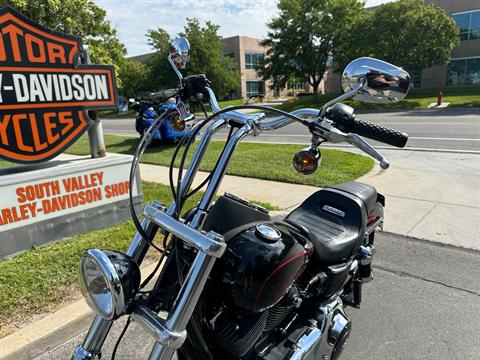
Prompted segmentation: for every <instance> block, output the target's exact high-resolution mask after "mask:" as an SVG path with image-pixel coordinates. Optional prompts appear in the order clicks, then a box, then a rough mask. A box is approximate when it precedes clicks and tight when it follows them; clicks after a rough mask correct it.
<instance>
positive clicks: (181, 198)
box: [169, 103, 311, 215]
mask: <svg viewBox="0 0 480 360" xmlns="http://www.w3.org/2000/svg"><path fill="white" fill-rule="evenodd" d="M201 106H202V110H204V113H206V111H205V107H204V106H203V103H201ZM237 109H256V110H263V111H269V112H273V113H276V114H278V115H282V116H285V117H288V118H291V119H293V120H294V121H297V122H300V123H301V124H303V125H305V126H307V127H308V128H310V127H311V123H310V122H309V121H306V120H303V119H301V118H299V117H298V116H295V115H292V114H290V113H288V112H285V111H282V110H279V109H275V108H271V107H268V106H262V105H237V106H232V107H228V108H225V109H222V110H220V111H218V112H216V113H214V114H212V115H210V116H208V117H207V118H205V119H204V120H202V121H201V122H199V123H198V124H197V125H198V126H196V127H195V128H192V129H191V130H190V132H189V134H187V136H186V137H188V138H189V140H190V141H189V143H188V144H187V147H186V149H185V152H184V154H183V156H182V161H181V163H180V165H179V173H178V175H179V177H178V178H177V191H179V188H180V186H179V182H181V174H182V172H183V166H184V162H185V158H186V153H187V152H188V148H189V147H190V145H191V143H192V142H193V140H194V139H195V136H196V135H197V134H198V132H199V131H200V129H201V128H203V127H204V126H205V125H206V124H207V123H208V122H210V121H211V120H213V119H214V118H216V117H218V116H219V115H221V114H223V113H226V112H229V111H232V110H237ZM190 133H192V134H190ZM184 138H185V137H184ZM184 138H182V140H181V141H180V143H179V144H178V145H177V148H176V149H175V152H174V155H173V157H172V161H171V162H170V169H169V170H170V171H169V175H170V176H169V177H170V187H171V190H172V194H174V198H175V203H176V206H175V212H176V214H177V215H178V213H179V212H180V211H181V208H182V206H183V202H184V201H185V200H186V199H187V198H188V197H190V196H192V195H193V194H194V193H196V192H197V191H199V190H200V189H201V188H202V187H203V186H204V185H205V184H206V183H207V181H209V180H210V179H208V178H207V179H205V180H204V181H203V182H202V184H201V185H200V186H199V187H197V188H195V189H194V190H192V191H191V192H190V193H187V194H186V195H185V196H181V195H182V194H178V193H177V192H175V190H174V187H173V165H174V161H175V159H176V156H177V154H178V152H179V150H180V148H181V146H182V145H183V144H184V142H185V141H184ZM215 167H216V165H215ZM210 178H211V177H210Z"/></svg>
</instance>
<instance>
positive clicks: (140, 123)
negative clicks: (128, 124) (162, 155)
mask: <svg viewBox="0 0 480 360" xmlns="http://www.w3.org/2000/svg"><path fill="white" fill-rule="evenodd" d="M177 95H178V91H177V90H176V89H172V90H164V91H159V92H155V93H150V94H148V96H145V97H137V98H132V99H130V100H129V102H128V107H129V108H130V109H132V110H133V111H135V112H136V113H137V117H136V119H135V130H136V131H137V132H138V133H139V134H140V137H143V136H144V135H145V133H146V132H147V131H148V129H149V128H150V127H151V126H152V124H153V123H154V122H155V119H157V118H158V117H159V116H160V115H162V114H165V113H169V121H165V122H163V123H162V124H161V126H155V127H154V128H152V131H151V133H150V137H151V143H161V142H169V141H177V140H179V139H181V138H182V137H183V136H185V135H186V134H187V133H188V131H189V130H190V126H191V124H192V122H193V120H194V119H195V116H194V115H193V114H191V113H190V112H189V111H188V105H187V104H185V103H184V102H183V101H181V100H178V99H177Z"/></svg>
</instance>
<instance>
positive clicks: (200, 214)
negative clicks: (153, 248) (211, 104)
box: [72, 120, 253, 360]
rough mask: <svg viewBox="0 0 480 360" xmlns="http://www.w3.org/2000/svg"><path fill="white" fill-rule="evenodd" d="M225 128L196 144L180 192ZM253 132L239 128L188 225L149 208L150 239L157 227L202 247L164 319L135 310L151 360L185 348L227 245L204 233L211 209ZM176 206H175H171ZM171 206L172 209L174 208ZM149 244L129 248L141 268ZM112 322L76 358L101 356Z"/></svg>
mask: <svg viewBox="0 0 480 360" xmlns="http://www.w3.org/2000/svg"><path fill="white" fill-rule="evenodd" d="M225 124H226V122H225V120H218V121H216V122H215V123H214V124H213V125H212V126H210V127H209V129H207V131H206V132H205V134H204V136H203V137H202V140H201V141H200V144H199V145H198V147H197V149H196V151H195V154H194V157H193V160H192V163H191V164H190V166H189V169H188V170H187V174H186V177H185V178H184V180H183V181H182V184H181V190H182V191H183V190H184V189H188V187H189V186H190V184H191V183H192V181H193V178H194V176H195V174H196V172H197V171H198V167H199V165H200V161H201V159H202V158H203V155H204V153H205V151H206V148H207V145H208V143H209V142H210V139H211V137H212V136H213V134H214V133H215V132H216V131H217V130H219V129H220V128H221V127H223V126H224V125H225ZM252 130H253V126H252V124H245V126H243V127H242V128H240V129H238V130H237V131H236V132H235V133H234V134H233V136H232V138H231V139H230V141H229V142H228V143H227V145H226V147H225V150H224V151H223V153H222V155H221V157H220V159H219V163H218V166H217V168H216V170H215V171H214V173H213V174H212V179H211V180H210V182H209V184H208V186H207V189H206V191H205V194H204V196H203V197H202V200H201V201H200V204H199V206H198V211H197V213H196V215H195V216H194V218H193V219H192V221H191V222H190V224H188V225H187V224H184V223H182V222H180V221H177V220H175V219H174V218H172V217H171V216H170V215H171V214H170V213H169V212H168V211H166V209H165V208H163V207H162V206H161V205H160V204H158V203H153V204H151V205H149V206H147V207H146V208H145V211H144V216H145V218H144V220H143V222H142V227H143V228H144V229H145V231H146V232H147V234H148V235H149V236H150V238H153V237H154V236H155V234H156V233H157V231H158V229H159V228H162V229H164V230H165V231H167V232H168V233H171V234H172V235H174V236H176V237H177V238H179V239H181V240H183V241H184V242H186V243H187V244H189V245H190V246H193V247H195V248H197V249H198V252H197V255H196V257H195V260H194V262H193V264H192V266H191V267H190V270H189V272H188V274H187V276H186V278H185V281H184V284H183V286H182V288H181V289H180V293H179V294H178V296H177V298H176V300H175V303H174V305H173V307H172V309H171V311H170V312H169V314H168V317H167V319H166V320H163V319H161V318H160V317H158V315H157V314H156V313H154V312H153V311H152V310H150V309H149V308H147V307H144V306H139V307H138V308H136V309H134V310H133V312H132V314H131V317H132V319H133V320H134V321H135V322H137V323H138V324H139V325H140V327H141V328H142V329H144V330H145V331H146V332H148V333H149V334H150V335H152V336H153V337H154V339H155V340H156V343H155V346H154V348H153V349H152V352H151V354H150V357H149V359H150V360H166V359H171V358H172V356H173V354H174V352H175V350H176V349H178V348H179V347H180V346H182V344H183V341H184V340H185V337H186V332H185V329H186V327H187V324H188V322H189V321H190V317H191V315H192V313H193V311H194V309H195V306H196V304H197V302H198V299H199V297H200V295H201V293H202V291H203V288H204V286H205V283H206V281H207V279H208V277H209V275H210V271H211V269H212V267H213V265H214V263H215V260H216V259H217V258H218V257H221V256H222V255H223V252H224V251H225V244H224V242H223V237H221V236H220V235H218V234H215V233H213V232H210V233H208V234H205V233H203V232H201V231H199V230H198V229H201V227H202V225H203V221H204V218H205V216H206V214H207V211H208V209H209V207H210V205H211V203H212V201H213V199H214V196H215V194H216V192H217V190H218V188H219V186H220V183H221V181H222V178H223V175H224V174H225V171H226V168H227V166H228V163H229V161H230V159H231V157H232V155H233V153H234V151H235V149H236V146H237V144H238V143H239V142H240V140H241V139H242V138H243V137H245V136H246V135H247V134H248V133H250V132H251V131H252ZM172 206H174V204H172ZM172 206H171V207H172ZM148 247H149V244H148V243H147V242H145V241H144V240H143V238H142V237H141V235H140V234H139V233H137V234H136V235H135V237H134V239H133V241H132V243H131V244H130V247H129V249H128V251H127V255H129V256H131V257H132V258H133V259H134V260H135V261H136V262H137V264H141V262H142V260H143V258H144V256H145V254H146V252H147V250H148ZM112 324H113V321H107V320H104V319H103V318H101V317H100V316H98V315H97V316H96V317H95V320H94V321H93V323H92V325H91V327H90V329H89V331H88V333H87V335H86V337H85V340H84V342H83V344H82V345H80V346H78V347H77V348H76V349H75V351H74V353H73V355H72V359H73V360H92V359H94V358H95V357H96V356H98V355H100V354H101V348H102V346H103V343H104V342H105V339H106V337H107V335H108V333H109V331H110V328H111V326H112Z"/></svg>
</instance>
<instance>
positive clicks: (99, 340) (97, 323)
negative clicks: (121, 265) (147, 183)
mask: <svg viewBox="0 0 480 360" xmlns="http://www.w3.org/2000/svg"><path fill="white" fill-rule="evenodd" d="M155 206H160V204H155ZM142 228H143V229H144V230H145V232H146V234H147V235H149V236H150V239H152V238H153V237H154V236H155V235H156V233H157V231H158V226H157V225H156V224H155V223H153V222H152V221H150V220H148V219H144V220H143V221H142ZM148 248H149V244H148V243H147V242H146V241H144V240H143V238H142V236H141V235H140V234H139V233H138V232H137V233H136V234H135V236H134V238H133V240H132V242H131V244H130V246H129V248H128V250H127V255H129V256H131V257H132V258H133V259H134V260H135V261H136V262H137V264H141V263H142V261H143V258H144V257H145V254H146V253H147V250H148ZM112 324H113V321H109V320H105V319H103V318H102V317H101V316H99V315H96V316H95V319H94V320H93V322H92V325H91V326H90V329H89V330H88V332H87V335H86V336H85V339H84V340H83V344H82V345H79V346H77V348H76V349H75V351H74V353H73V355H72V360H91V359H94V358H95V356H97V355H99V354H100V353H101V350H102V346H103V343H104V342H105V339H106V338H107V335H108V333H109V331H110V328H111V327H112Z"/></svg>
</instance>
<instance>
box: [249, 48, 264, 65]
mask: <svg viewBox="0 0 480 360" xmlns="http://www.w3.org/2000/svg"><path fill="white" fill-rule="evenodd" d="M263 57H264V54H263V53H259V52H250V51H249V52H245V68H246V69H258V68H259V67H260V65H261V63H262V61H263Z"/></svg>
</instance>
